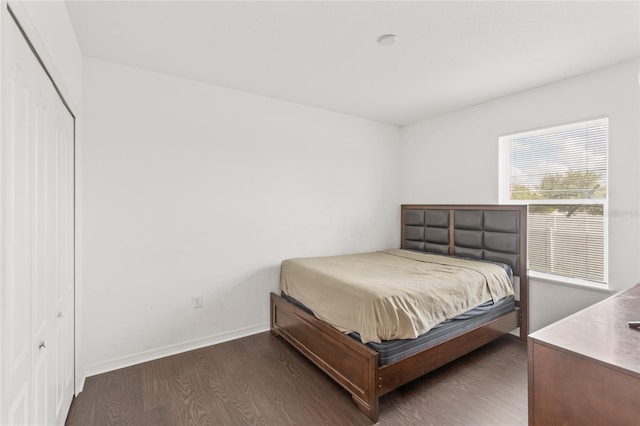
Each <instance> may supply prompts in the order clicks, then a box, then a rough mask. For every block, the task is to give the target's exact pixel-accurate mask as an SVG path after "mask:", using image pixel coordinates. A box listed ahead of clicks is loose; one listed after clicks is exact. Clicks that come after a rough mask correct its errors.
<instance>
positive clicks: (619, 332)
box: [529, 284, 640, 377]
mask: <svg viewBox="0 0 640 426" xmlns="http://www.w3.org/2000/svg"><path fill="white" fill-rule="evenodd" d="M628 321H640V284H637V285H636V286H634V287H631V288H628V289H626V290H624V291H622V292H620V293H618V294H615V295H613V296H611V297H609V298H608V299H605V300H603V301H602V302H599V303H596V304H595V305H593V306H590V307H588V308H585V309H583V310H582V311H580V312H577V313H575V314H573V315H571V316H568V317H567V318H564V319H561V320H560V321H558V322H555V323H553V324H551V325H549V326H547V327H545V328H543V329H541V330H538V331H536V332H535V333H532V334H531V335H530V336H529V337H530V338H531V339H533V340H534V341H535V342H536V343H541V344H545V345H547V346H554V347H556V348H557V349H560V350H564V351H568V352H573V353H575V354H578V355H581V356H584V357H587V358H590V359H592V360H595V361H597V362H599V363H603V364H607V365H609V366H611V367H613V368H616V369H621V370H624V371H625V372H627V373H631V374H633V375H636V376H639V377H640V329H636V328H630V327H629V326H628V325H627V322H628Z"/></svg>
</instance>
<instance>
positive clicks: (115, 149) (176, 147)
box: [82, 59, 399, 375]
mask: <svg viewBox="0 0 640 426" xmlns="http://www.w3.org/2000/svg"><path fill="white" fill-rule="evenodd" d="M83 95H84V99H83V102H84V109H85V112H86V113H85V121H84V135H83V136H84V140H85V141H86V142H85V145H84V151H83V159H82V173H83V194H82V198H83V206H82V207H83V209H84V229H83V247H84V249H83V255H84V257H83V264H82V268H83V272H84V274H83V278H84V286H83V292H84V295H83V306H82V316H83V327H82V329H83V331H82V333H83V335H82V337H83V338H82V348H83V354H84V368H83V372H82V373H83V374H87V375H90V374H94V373H96V372H99V371H105V370H109V369H112V368H117V367H120V366H122V365H126V364H131V363H135V362H139V361H141V360H145V359H150V358H154V357H157V356H162V355H165V354H168V353H172V352H176V351H180V350H185V349H189V348H192V347H195V346H202V345H206V344H211V343H214V342H218V341H222V340H226V339H230V338H234V337H237V336H242V335H246V334H249V333H253V332H258V331H263V330H267V329H268V321H269V309H268V306H269V305H268V295H269V292H271V291H276V290H277V288H278V277H279V264H280V262H281V261H282V260H283V259H285V258H288V257H296V256H313V255H329V254H338V253H346V252H357V251H367V250H376V249H382V248H385V247H397V246H398V243H399V223H398V220H399V205H398V200H399V197H398V190H399V188H398V164H399V149H398V144H399V129H398V128H397V127H395V126H391V125H387V124H381V123H376V122H372V121H368V120H364V119H360V118H354V117H349V116H346V115H341V114H337V113H332V112H327V111H322V110H318V109H314V108H309V107H304V106H300V105H295V104H291V103H286V102H282V101H278V100H274V99H270V98H265V97H260V96H256V95H251V94H247V93H243V92H238V91H234V90H229V89H223V88H219V87H215V86H210V85H206V84H202V83H198V82H194V81H189V80H185V79H181V78H176V77H171V76H166V75H162V74H156V73H153V72H149V71H143V70H139V69H135V68H130V67H126V66H122V65H117V64H114V63H110V62H105V61H101V60H96V59H85V61H84V86H83ZM193 295H202V297H203V299H204V306H203V307H202V308H201V309H197V310H196V309H193V308H192V296H193Z"/></svg>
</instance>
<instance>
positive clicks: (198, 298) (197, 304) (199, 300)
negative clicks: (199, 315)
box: [191, 294, 202, 309]
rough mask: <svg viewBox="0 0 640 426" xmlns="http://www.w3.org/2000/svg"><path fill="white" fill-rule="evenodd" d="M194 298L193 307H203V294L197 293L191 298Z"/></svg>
mask: <svg viewBox="0 0 640 426" xmlns="http://www.w3.org/2000/svg"><path fill="white" fill-rule="evenodd" d="M191 299H192V300H193V309H198V308H202V296H200V295H199V294H198V295H195V296H193V297H192V298H191Z"/></svg>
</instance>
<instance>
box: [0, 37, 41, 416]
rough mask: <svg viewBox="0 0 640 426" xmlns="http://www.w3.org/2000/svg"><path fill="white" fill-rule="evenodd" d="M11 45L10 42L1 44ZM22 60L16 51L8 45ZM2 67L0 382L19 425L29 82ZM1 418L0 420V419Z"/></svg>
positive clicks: (24, 360)
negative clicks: (0, 330)
mask: <svg viewBox="0 0 640 426" xmlns="http://www.w3.org/2000/svg"><path fill="white" fill-rule="evenodd" d="M7 44H11V42H9V43H7ZM11 53H13V54H14V56H16V57H18V58H21V57H22V58H24V56H23V54H22V52H20V51H19V49H11ZM7 65H8V66H7V67H6V68H5V71H4V72H5V76H6V77H5V102H4V105H3V114H4V116H5V117H7V120H5V121H4V124H3V133H4V134H3V136H4V137H3V141H4V142H3V144H2V152H1V153H0V157H1V158H2V182H3V184H2V205H3V211H2V229H1V235H2V236H3V238H2V253H3V259H2V260H3V262H2V282H3V286H2V291H3V294H2V301H3V309H2V357H1V360H2V369H3V374H2V380H3V382H4V384H5V386H6V388H5V389H4V392H3V398H4V401H3V403H4V404H3V406H4V407H6V415H7V418H6V422H7V423H9V424H24V423H26V422H27V421H28V420H29V413H31V412H32V410H33V407H32V406H31V404H32V400H33V398H32V387H31V382H30V378H31V368H32V358H31V355H32V349H33V348H32V344H33V340H32V333H31V300H32V299H31V284H32V283H31V279H32V270H31V224H32V219H33V213H32V210H31V203H30V199H31V198H32V195H33V194H32V188H31V180H32V177H31V175H32V171H33V164H32V152H31V148H32V146H31V144H30V143H29V142H30V141H29V140H28V139H29V138H28V130H29V125H30V122H29V117H30V110H29V107H30V105H29V103H30V102H29V101H30V86H29V76H28V74H27V69H26V68H25V66H24V65H23V63H21V61H16V62H14V63H10V64H7ZM2 420H3V419H0V423H1V422H2Z"/></svg>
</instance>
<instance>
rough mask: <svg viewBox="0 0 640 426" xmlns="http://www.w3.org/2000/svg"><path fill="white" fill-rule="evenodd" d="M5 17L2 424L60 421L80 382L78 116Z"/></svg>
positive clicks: (0, 154) (0, 182)
mask: <svg viewBox="0 0 640 426" xmlns="http://www.w3.org/2000/svg"><path fill="white" fill-rule="evenodd" d="M3 18H5V20H4V21H3V22H2V37H3V39H4V40H3V43H4V45H3V52H2V53H3V55H2V63H3V73H2V76H3V77H2V78H3V81H2V90H3V91H2V123H1V124H2V125H1V129H2V143H1V146H0V160H1V161H0V170H1V174H0V189H1V197H2V198H1V201H2V204H1V209H0V219H1V220H0V250H1V252H0V259H1V263H0V265H1V266H0V279H1V285H2V293H1V296H0V305H1V306H0V308H1V315H2V318H1V327H0V348H1V353H0V369H1V370H0V373H1V375H0V379H1V382H0V386H1V387H2V388H1V393H0V395H1V398H2V399H1V406H2V412H1V416H0V424H18V425H21V424H34V425H42V424H46V425H50V424H51V425H62V424H64V421H65V418H66V415H67V412H68V408H69V406H70V404H71V399H72V397H73V383H74V380H73V357H74V350H73V349H74V220H73V218H74V213H73V211H74V195H73V194H74V160H73V159H74V119H73V116H72V115H71V114H70V112H69V111H68V110H67V108H66V107H65V105H64V103H63V102H62V100H61V99H60V97H59V95H58V93H57V91H56V89H55V87H54V86H53V84H52V82H51V81H50V79H49V77H48V76H47V74H46V72H45V71H44V69H43V68H42V66H41V65H40V63H39V62H38V60H37V58H36V56H35V55H34V53H33V52H32V51H31V49H30V47H29V45H28V44H27V42H26V41H25V39H24V37H23V36H22V34H21V33H20V31H19V29H18V27H17V26H16V24H15V23H14V22H13V20H12V19H11V17H10V16H9V15H8V14H5V16H4V17H3Z"/></svg>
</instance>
